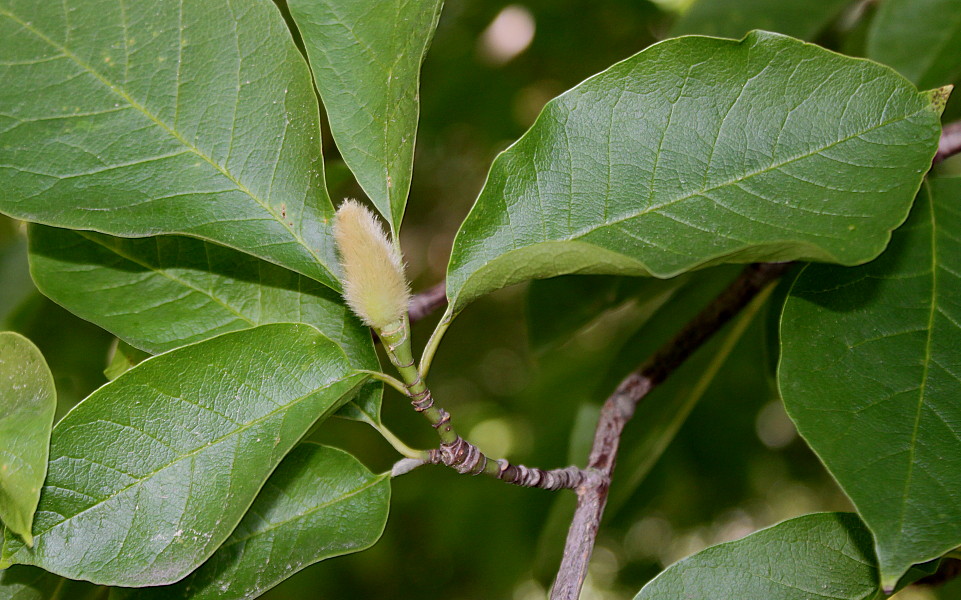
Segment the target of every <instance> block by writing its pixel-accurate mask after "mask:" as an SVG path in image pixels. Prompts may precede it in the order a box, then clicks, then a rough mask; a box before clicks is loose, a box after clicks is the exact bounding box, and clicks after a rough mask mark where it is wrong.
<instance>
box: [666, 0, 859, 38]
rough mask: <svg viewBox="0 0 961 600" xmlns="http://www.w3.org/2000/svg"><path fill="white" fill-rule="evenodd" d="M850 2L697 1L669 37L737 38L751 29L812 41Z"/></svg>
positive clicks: (807, 0) (840, 0) (831, 0)
mask: <svg viewBox="0 0 961 600" xmlns="http://www.w3.org/2000/svg"><path fill="white" fill-rule="evenodd" d="M848 3H849V0H696V2H694V4H693V5H692V6H691V7H690V8H688V9H687V10H686V11H685V12H684V14H683V15H682V16H681V18H680V19H678V20H677V22H676V23H675V24H674V27H673V28H671V35H672V36H678V35H687V34H692V33H696V34H700V35H713V36H717V37H729V38H740V37H742V36H743V35H744V34H745V33H747V32H748V31H751V30H752V29H766V30H768V31H776V32H778V33H783V34H785V35H791V36H794V37H798V38H804V39H811V38H813V37H814V36H816V35H817V34H818V33H820V32H821V30H823V29H824V28H825V27H826V26H827V25H828V24H829V23H830V22H831V21H832V20H833V19H835V18H836V17H837V16H838V14H840V12H841V9H842V8H844V6H845V5H846V4H848Z"/></svg>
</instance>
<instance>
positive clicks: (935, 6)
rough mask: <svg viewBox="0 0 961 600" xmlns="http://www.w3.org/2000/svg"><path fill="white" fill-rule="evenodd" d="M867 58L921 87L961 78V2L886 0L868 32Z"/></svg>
mask: <svg viewBox="0 0 961 600" xmlns="http://www.w3.org/2000/svg"><path fill="white" fill-rule="evenodd" d="M867 55H868V58H873V59H874V60H877V61H879V62H883V63H885V64H888V65H891V66H892V67H894V68H895V69H897V70H898V71H900V72H901V73H902V74H903V75H904V76H905V77H907V78H908V79H910V80H911V81H913V82H914V83H916V84H917V85H919V86H924V87H935V86H939V85H945V84H948V83H952V82H954V81H957V80H958V78H959V77H961V0H884V2H881V3H880V6H879V7H878V13H877V15H876V16H875V17H874V20H873V21H872V23H871V29H870V32H869V33H868V46H867Z"/></svg>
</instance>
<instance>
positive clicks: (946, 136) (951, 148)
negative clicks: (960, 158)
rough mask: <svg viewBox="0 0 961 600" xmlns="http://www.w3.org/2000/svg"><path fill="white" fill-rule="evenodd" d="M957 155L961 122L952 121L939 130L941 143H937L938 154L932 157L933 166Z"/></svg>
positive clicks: (960, 144)
mask: <svg viewBox="0 0 961 600" xmlns="http://www.w3.org/2000/svg"><path fill="white" fill-rule="evenodd" d="M958 153H961V121H954V122H953V123H948V124H947V125H945V126H944V127H943V128H942V129H941V141H940V142H939V143H938V153H937V154H935V155H934V161H933V164H938V163H939V162H941V161H943V160H944V159H946V158H950V157H952V156H954V155H955V154H958Z"/></svg>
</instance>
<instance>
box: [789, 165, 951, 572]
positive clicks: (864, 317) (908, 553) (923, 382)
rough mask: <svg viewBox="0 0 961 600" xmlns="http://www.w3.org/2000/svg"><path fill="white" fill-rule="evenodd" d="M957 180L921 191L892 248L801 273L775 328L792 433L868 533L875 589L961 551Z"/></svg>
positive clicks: (935, 183)
mask: <svg viewBox="0 0 961 600" xmlns="http://www.w3.org/2000/svg"><path fill="white" fill-rule="evenodd" d="M959 339H961V179H934V180H932V181H931V182H930V184H929V187H926V188H924V189H923V190H922V193H921V194H920V195H919V197H918V201H917V203H916V205H915V208H914V211H913V212H912V215H911V218H910V219H909V221H908V222H907V223H906V224H905V225H904V226H903V227H902V228H901V229H899V230H898V231H896V232H895V235H894V238H893V239H892V242H891V247H890V249H889V250H888V251H887V252H885V253H884V254H882V255H881V258H879V259H878V260H876V261H874V262H872V263H870V264H868V265H865V266H863V267H859V268H856V269H841V268H838V267H828V266H820V265H812V266H809V267H807V268H806V269H805V270H804V271H803V272H802V273H801V275H800V276H799V277H798V279H797V281H796V282H795V283H794V286H793V287H792V289H791V293H790V297H789V298H788V301H787V303H786V304H785V307H784V314H783V316H782V321H781V363H780V368H779V373H778V382H779V385H780V388H781V394H782V396H783V398H784V403H785V406H786V408H787V410H788V414H789V415H790V416H791V418H792V419H793V420H794V422H795V423H796V424H797V427H798V431H800V433H801V435H802V436H804V438H805V439H806V440H807V441H808V443H809V444H810V445H811V447H812V448H813V449H814V451H815V452H816V453H817V454H818V456H819V457H820V458H821V460H822V461H823V462H824V464H825V465H826V466H827V468H828V470H829V471H830V472H831V474H832V475H833V476H834V478H835V479H837V481H838V483H839V484H840V485H841V487H842V488H843V489H844V491H845V492H846V493H847V495H848V496H849V497H850V498H851V500H852V501H853V502H854V505H855V506H856V507H857V509H858V512H859V513H860V514H861V517H862V518H863V519H864V521H865V523H867V525H868V527H870V528H871V531H872V532H873V533H874V537H875V539H876V541H877V553H878V558H879V564H880V567H881V574H882V579H883V582H884V585H885V587H886V588H890V587H892V586H893V584H894V582H896V581H897V580H898V579H899V578H900V577H901V575H903V574H904V573H905V571H907V570H908V569H909V568H910V567H911V565H913V564H916V563H920V562H923V561H927V560H930V559H933V558H936V557H938V556H941V555H942V554H943V553H944V552H946V551H948V550H950V549H952V548H954V547H956V546H958V545H961V502H959V498H961V405H959V404H958V398H961V367H959V366H961V345H959V344H958V340H959Z"/></svg>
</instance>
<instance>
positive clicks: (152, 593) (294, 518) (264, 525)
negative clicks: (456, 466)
mask: <svg viewBox="0 0 961 600" xmlns="http://www.w3.org/2000/svg"><path fill="white" fill-rule="evenodd" d="M389 506H390V478H389V475H388V474H386V473H385V474H383V475H374V474H373V473H371V472H370V471H368V470H367V469H366V468H365V467H364V466H363V465H362V464H360V462H359V461H358V460H357V459H356V458H354V457H353V456H351V455H350V454H347V453H346V452H344V451H342V450H337V449H334V448H329V447H326V446H320V445H318V444H311V443H308V444H301V445H300V446H298V447H297V448H295V449H294V450H293V451H292V452H291V453H290V454H289V455H288V456H287V458H285V459H284V461H283V462H282V463H280V466H279V467H277V471H276V472H275V473H274V474H273V475H271V477H270V479H268V480H267V484H266V485H265V486H264V489H263V491H261V493H260V495H259V496H257V500H256V501H255V502H254V504H253V506H251V507H250V511H249V512H248V513H247V516H246V517H244V519H243V520H242V521H241V522H240V525H238V526H237V529H235V530H234V532H233V534H231V536H230V537H229V538H227V541H226V542H224V544H223V545H222V546H221V547H220V548H219V549H218V550H217V552H215V553H214V555H213V556H212V557H210V559H209V560H208V561H207V562H206V563H204V564H203V566H201V567H200V568H199V569H197V570H196V571H194V572H193V573H191V574H190V575H189V576H188V577H187V578H186V579H184V580H183V581H180V582H178V583H177V584H176V585H173V586H170V587H159V588H142V589H139V590H136V591H133V592H132V593H130V594H129V595H123V596H122V597H123V598H125V599H129V600H134V599H141V598H143V599H145V600H146V599H149V598H157V599H160V600H176V599H183V600H207V599H210V600H214V599H217V600H232V599H237V600H240V599H242V598H256V597H257V596H259V595H260V594H262V593H264V592H265V591H266V590H268V589H270V588H272V587H273V586H275V585H277V584H278V583H280V582H281V581H283V580H284V579H287V578H288V577H290V576H292V575H293V574H294V573H296V572H297V571H300V570H301V569H303V568H304V567H307V566H309V565H312V564H314V563H316V562H318V561H321V560H324V559H326V558H331V557H334V556H340V555H342V554H349V553H351V552H358V551H360V550H364V549H365V548H369V547H370V546H371V545H373V544H374V542H376V541H377V539H378V538H379V537H380V534H381V532H383V530H384V524H385V523H386V522H387V512H388V509H389Z"/></svg>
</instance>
